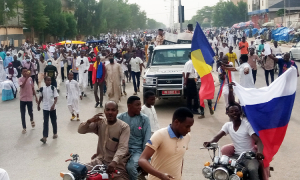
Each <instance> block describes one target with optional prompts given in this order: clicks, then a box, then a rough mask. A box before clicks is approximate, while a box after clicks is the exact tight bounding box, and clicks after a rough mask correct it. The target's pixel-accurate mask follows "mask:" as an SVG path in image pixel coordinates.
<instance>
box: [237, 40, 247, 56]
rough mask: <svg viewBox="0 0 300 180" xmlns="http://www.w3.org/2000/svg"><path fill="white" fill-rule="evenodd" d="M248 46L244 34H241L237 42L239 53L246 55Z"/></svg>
mask: <svg viewBox="0 0 300 180" xmlns="http://www.w3.org/2000/svg"><path fill="white" fill-rule="evenodd" d="M248 48H249V44H248V42H247V41H246V38H245V36H243V37H242V42H240V43H239V50H241V55H243V54H246V55H248Z"/></svg>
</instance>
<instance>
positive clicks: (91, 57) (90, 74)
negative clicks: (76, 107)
mask: <svg viewBox="0 0 300 180" xmlns="http://www.w3.org/2000/svg"><path fill="white" fill-rule="evenodd" d="M88 59H89V63H90V68H89V84H90V86H91V91H92V90H93V80H92V77H93V66H94V63H95V62H96V57H95V54H94V52H91V54H90V56H89V57H88Z"/></svg>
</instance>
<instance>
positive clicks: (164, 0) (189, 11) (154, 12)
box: [128, 0, 219, 26]
mask: <svg viewBox="0 0 300 180" xmlns="http://www.w3.org/2000/svg"><path fill="white" fill-rule="evenodd" d="M128 2H129V3H137V4H138V5H140V7H141V9H142V10H144V11H145V12H146V13H147V17H148V18H152V19H155V20H156V21H159V22H162V23H164V24H165V25H167V26H169V24H170V6H171V1H170V0H149V1H147V0H128ZM217 2H219V0H181V3H182V5H183V6H184V8H185V14H184V15H185V19H186V20H189V19H191V18H192V17H193V16H194V15H195V14H196V11H197V10H199V9H201V8H202V7H204V6H213V5H215V4H217ZM174 6H175V8H174V9H175V17H174V21H175V23H176V22H178V10H177V9H178V8H177V7H178V0H174Z"/></svg>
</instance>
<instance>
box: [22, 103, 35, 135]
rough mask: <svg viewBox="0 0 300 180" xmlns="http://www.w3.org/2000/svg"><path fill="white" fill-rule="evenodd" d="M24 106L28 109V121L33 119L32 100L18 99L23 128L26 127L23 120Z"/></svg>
mask: <svg viewBox="0 0 300 180" xmlns="http://www.w3.org/2000/svg"><path fill="white" fill-rule="evenodd" d="M26 106H27V109H28V114H29V116H30V121H33V111H32V101H20V111H21V119H22V126H23V129H26V122H25V113H26Z"/></svg>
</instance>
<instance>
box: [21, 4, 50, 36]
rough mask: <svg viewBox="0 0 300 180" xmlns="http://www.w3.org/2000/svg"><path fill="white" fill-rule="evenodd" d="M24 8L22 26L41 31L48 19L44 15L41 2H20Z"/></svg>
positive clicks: (43, 6)
mask: <svg viewBox="0 0 300 180" xmlns="http://www.w3.org/2000/svg"><path fill="white" fill-rule="evenodd" d="M22 1H23V6H24V13H23V18H24V24H25V26H27V27H28V28H31V29H32V28H34V30H37V31H42V30H44V29H45V28H46V27H47V25H48V21H49V18H48V17H47V16H45V15H44V11H45V5H44V3H43V0H22Z"/></svg>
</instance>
